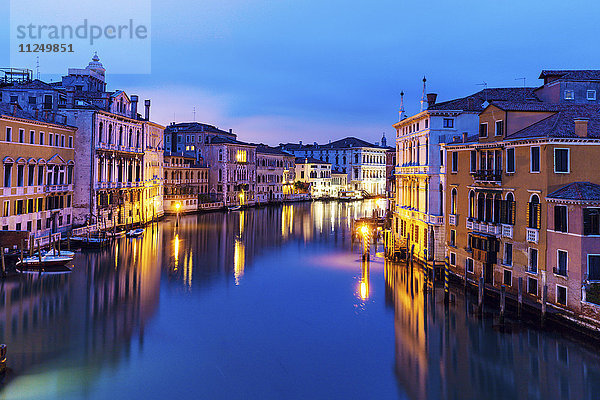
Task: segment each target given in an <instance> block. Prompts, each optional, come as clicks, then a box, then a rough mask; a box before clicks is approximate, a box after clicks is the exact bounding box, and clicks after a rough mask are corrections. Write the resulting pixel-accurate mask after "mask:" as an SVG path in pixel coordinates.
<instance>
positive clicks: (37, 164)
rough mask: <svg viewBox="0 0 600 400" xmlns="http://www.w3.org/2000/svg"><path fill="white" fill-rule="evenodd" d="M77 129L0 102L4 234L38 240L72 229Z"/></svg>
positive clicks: (0, 222)
mask: <svg viewBox="0 0 600 400" xmlns="http://www.w3.org/2000/svg"><path fill="white" fill-rule="evenodd" d="M36 114H37V115H36ZM76 131H77V128H75V127H72V126H68V125H66V124H65V123H64V118H61V117H60V116H56V115H54V114H51V113H49V112H46V113H32V114H30V113H27V112H24V111H21V110H19V109H18V106H17V105H16V104H7V103H0V159H1V160H2V214H1V216H0V225H1V226H2V229H3V230H26V231H29V232H31V233H32V234H34V235H35V236H36V237H40V236H44V235H47V234H49V233H51V232H52V233H54V232H64V231H67V230H69V229H70V228H71V225H72V222H73V217H72V203H73V168H74V158H75V155H74V149H73V145H74V141H75V133H76Z"/></svg>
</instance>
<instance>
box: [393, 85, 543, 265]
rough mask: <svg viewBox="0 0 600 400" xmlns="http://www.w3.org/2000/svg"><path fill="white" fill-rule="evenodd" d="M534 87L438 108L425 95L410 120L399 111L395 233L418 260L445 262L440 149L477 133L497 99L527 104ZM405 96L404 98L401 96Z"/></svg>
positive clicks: (499, 91) (469, 98)
mask: <svg viewBox="0 0 600 400" xmlns="http://www.w3.org/2000/svg"><path fill="white" fill-rule="evenodd" d="M532 90H533V88H493V89H492V88H490V89H484V90H482V91H479V92H477V93H475V94H472V95H470V96H467V97H463V98H459V99H454V100H450V101H445V102H442V103H436V99H437V95H436V94H434V93H429V94H427V95H426V91H425V79H423V95H422V98H421V111H420V112H419V113H417V114H415V115H412V116H410V117H407V116H406V115H405V113H404V105H403V100H402V105H401V107H400V121H399V122H397V123H396V124H394V128H395V129H396V160H397V161H396V162H397V166H396V185H395V186H396V193H395V203H396V204H395V207H394V215H393V220H394V222H393V229H394V233H395V234H396V237H397V238H399V239H400V240H401V241H402V242H404V241H407V242H408V245H409V246H410V247H412V245H415V257H417V258H420V259H423V258H424V254H425V250H426V251H427V258H428V259H429V260H433V259H435V260H436V261H438V262H441V261H443V260H444V257H445V236H444V204H443V194H444V190H445V189H446V181H445V172H444V166H443V161H444V154H443V150H442V148H441V146H440V144H442V143H447V142H450V141H452V140H453V138H454V137H462V135H472V134H476V133H477V132H478V131H477V130H478V127H479V113H480V112H481V111H482V110H483V109H484V107H485V106H486V105H487V103H488V102H489V101H492V100H511V99H523V98H525V97H526V96H529V95H531V92H532ZM402 95H403V94H402Z"/></svg>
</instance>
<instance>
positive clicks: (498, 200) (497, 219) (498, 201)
mask: <svg viewBox="0 0 600 400" xmlns="http://www.w3.org/2000/svg"><path fill="white" fill-rule="evenodd" d="M501 204H502V201H501V197H500V194H499V193H496V194H495V195H494V222H495V223H499V222H500V207H501V206H500V205H501Z"/></svg>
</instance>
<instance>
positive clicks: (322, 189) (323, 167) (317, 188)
mask: <svg viewBox="0 0 600 400" xmlns="http://www.w3.org/2000/svg"><path fill="white" fill-rule="evenodd" d="M296 181H300V182H305V183H308V184H309V185H310V194H311V196H312V197H313V198H326V197H331V196H332V192H331V164H330V163H328V162H325V161H321V160H317V159H316V158H312V157H297V158H296Z"/></svg>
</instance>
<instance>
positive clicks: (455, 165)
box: [451, 151, 458, 172]
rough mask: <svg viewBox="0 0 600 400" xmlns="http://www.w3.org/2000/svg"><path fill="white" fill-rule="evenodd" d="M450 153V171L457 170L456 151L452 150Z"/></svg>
mask: <svg viewBox="0 0 600 400" xmlns="http://www.w3.org/2000/svg"><path fill="white" fill-rule="evenodd" d="M451 154H452V172H458V152H457V151H453V152H452V153H451Z"/></svg>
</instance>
